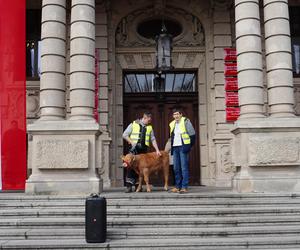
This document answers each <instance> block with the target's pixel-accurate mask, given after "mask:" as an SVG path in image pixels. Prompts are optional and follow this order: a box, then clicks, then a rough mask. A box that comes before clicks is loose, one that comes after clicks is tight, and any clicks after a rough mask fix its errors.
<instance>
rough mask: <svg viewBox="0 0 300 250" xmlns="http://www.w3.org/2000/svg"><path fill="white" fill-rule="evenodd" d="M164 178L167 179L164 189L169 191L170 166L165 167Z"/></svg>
mask: <svg viewBox="0 0 300 250" xmlns="http://www.w3.org/2000/svg"><path fill="white" fill-rule="evenodd" d="M164 179H165V186H164V190H165V191H168V184H169V166H168V167H164Z"/></svg>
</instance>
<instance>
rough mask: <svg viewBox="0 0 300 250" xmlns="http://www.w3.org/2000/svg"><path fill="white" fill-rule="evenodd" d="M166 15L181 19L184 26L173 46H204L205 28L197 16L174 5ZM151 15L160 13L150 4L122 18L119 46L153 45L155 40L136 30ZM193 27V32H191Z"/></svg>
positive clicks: (117, 42) (119, 28) (156, 15)
mask: <svg viewBox="0 0 300 250" xmlns="http://www.w3.org/2000/svg"><path fill="white" fill-rule="evenodd" d="M164 16H165V18H169V19H171V20H177V21H179V22H180V24H181V26H182V33H181V34H179V35H178V36H177V37H174V38H173V46H189V47H193V46H204V44H205V39H204V38H205V35H204V29H203V27H202V24H201V22H200V20H199V19H198V18H197V17H196V16H194V15H192V14H190V13H188V12H186V11H185V10H182V9H179V8H175V7H172V6H167V8H166V9H165V11H164ZM149 17H158V18H159V17H160V15H158V14H157V13H156V9H155V8H152V7H149V6H148V7H146V8H142V9H139V10H135V11H133V12H131V13H130V14H129V15H127V16H126V17H124V18H122V20H121V21H120V22H119V24H118V26H117V29H116V45H117V47H153V46H154V45H155V41H154V40H153V39H147V38H145V37H142V36H141V35H139V34H138V33H137V30H136V29H137V26H138V24H139V23H140V22H141V21H143V20H146V19H149ZM191 27H192V29H193V32H190V29H191Z"/></svg>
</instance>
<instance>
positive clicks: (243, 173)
mask: <svg viewBox="0 0 300 250" xmlns="http://www.w3.org/2000/svg"><path fill="white" fill-rule="evenodd" d="M233 189H234V190H235V191H238V192H240V193H251V192H253V193H293V192H300V167H287V166H283V167H265V168H264V167H249V168H247V167H243V168H242V169H241V170H240V171H239V172H238V174H237V175H236V176H235V177H234V179H233Z"/></svg>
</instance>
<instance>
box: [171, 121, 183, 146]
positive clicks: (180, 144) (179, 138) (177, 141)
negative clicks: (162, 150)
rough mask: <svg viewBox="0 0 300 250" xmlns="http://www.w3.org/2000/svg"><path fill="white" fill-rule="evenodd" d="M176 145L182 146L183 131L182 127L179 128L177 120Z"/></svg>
mask: <svg viewBox="0 0 300 250" xmlns="http://www.w3.org/2000/svg"><path fill="white" fill-rule="evenodd" d="M176 146H182V140H181V131H180V128H179V122H175V128H174V140H173V147H176Z"/></svg>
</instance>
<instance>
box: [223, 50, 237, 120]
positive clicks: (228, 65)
mask: <svg viewBox="0 0 300 250" xmlns="http://www.w3.org/2000/svg"><path fill="white" fill-rule="evenodd" d="M224 76H225V103H226V109H225V111H226V121H227V122H233V121H236V120H237V119H238V117H239V114H240V108H239V97H238V79H237V54H236V49H235V48H225V49H224Z"/></svg>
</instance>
